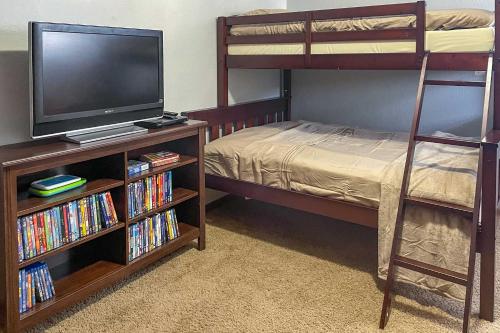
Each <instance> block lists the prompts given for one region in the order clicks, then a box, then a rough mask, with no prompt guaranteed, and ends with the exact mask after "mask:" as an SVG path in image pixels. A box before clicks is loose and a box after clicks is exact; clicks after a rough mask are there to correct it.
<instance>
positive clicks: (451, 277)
mask: <svg viewBox="0 0 500 333" xmlns="http://www.w3.org/2000/svg"><path fill="white" fill-rule="evenodd" d="M394 265H397V266H399V267H403V268H406V269H409V270H412V271H415V272H419V273H423V274H425V275H429V276H433V277H435V278H438V279H442V280H445V281H449V282H453V283H457V284H460V285H462V286H466V285H467V282H468V281H467V275H466V274H462V273H457V272H454V271H450V270H449V269H445V268H441V267H437V266H434V265H430V264H426V263H423V262H421V261H417V260H414V259H410V258H405V257H401V256H398V255H396V256H394Z"/></svg>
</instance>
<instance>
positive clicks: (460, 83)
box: [424, 80, 486, 87]
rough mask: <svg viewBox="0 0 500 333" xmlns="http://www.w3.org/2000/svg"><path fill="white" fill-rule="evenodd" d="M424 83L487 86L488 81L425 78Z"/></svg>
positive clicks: (431, 84) (432, 84) (430, 84)
mask: <svg viewBox="0 0 500 333" xmlns="http://www.w3.org/2000/svg"><path fill="white" fill-rule="evenodd" d="M424 84H426V85H429V86H455V87H486V82H483V81H445V80H425V81H424Z"/></svg>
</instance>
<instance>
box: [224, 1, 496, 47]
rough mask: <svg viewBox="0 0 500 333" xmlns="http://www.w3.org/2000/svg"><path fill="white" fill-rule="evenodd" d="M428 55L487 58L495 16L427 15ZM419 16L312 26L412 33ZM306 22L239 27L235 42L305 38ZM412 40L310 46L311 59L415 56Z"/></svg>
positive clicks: (477, 12)
mask: <svg viewBox="0 0 500 333" xmlns="http://www.w3.org/2000/svg"><path fill="white" fill-rule="evenodd" d="M279 12H283V10H255V11H252V12H248V13H245V14H243V15H247V16H248V15H250V16H251V15H262V14H273V13H279ZM426 16H427V17H426V25H427V27H426V28H427V31H426V34H425V49H426V50H427V51H431V52H434V53H444V52H476V53H477V52H489V51H492V50H493V47H494V27H493V26H494V13H493V12H490V11H486V10H480V9H457V10H437V11H428V12H427V13H426ZM415 25H416V17H415V16H391V17H372V18H353V19H341V20H323V21H313V22H312V32H337V31H369V30H389V29H404V28H413V27H415ZM303 32H304V23H303V22H289V23H279V24H254V25H237V26H233V27H231V30H230V34H231V35H233V36H255V35H279V34H289V33H303ZM415 51H416V43H415V41H414V40H408V41H405V40H397V41H387V40H386V41H377V40H370V41H361V42H360V41H355V42H326V43H312V45H311V54H356V53H415ZM304 53H305V45H304V44H303V43H293V44H235V45H229V48H228V54H229V55H297V54H304Z"/></svg>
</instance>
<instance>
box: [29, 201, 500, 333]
mask: <svg viewBox="0 0 500 333" xmlns="http://www.w3.org/2000/svg"><path fill="white" fill-rule="evenodd" d="M207 220H208V221H207V222H208V224H209V225H208V226H207V249H206V250H205V251H202V252H199V251H197V250H196V249H195V248H187V249H184V250H181V251H180V252H178V253H177V254H175V255H173V256H170V257H168V258H166V259H165V260H163V261H161V262H160V263H158V264H156V265H155V266H153V267H151V268H150V269H148V270H146V271H142V272H141V273H139V274H136V275H135V276H133V277H132V278H130V279H129V280H127V281H124V282H123V283H121V284H120V285H118V286H116V287H115V288H112V289H108V290H105V291H103V292H102V293H100V294H99V295H97V296H95V297H93V298H91V299H89V300H88V301H86V302H85V303H82V304H80V305H78V306H75V307H74V308H72V309H71V310H68V311H66V312H64V313H62V314H61V315H59V316H58V317H56V318H54V319H52V320H50V321H49V322H46V323H44V324H42V325H40V326H38V327H36V328H35V329H34V331H43V330H47V331H48V332H132V331H134V332H302V333H303V332H378V331H379V330H378V329H377V327H378V319H379V314H380V306H381V303H382V292H381V291H380V290H379V289H378V288H377V282H376V279H375V273H376V260H377V253H376V246H377V237H376V233H375V231H372V230H369V229H366V228H363V227H359V226H355V225H351V224H346V223H341V222H335V221H332V220H329V219H327V218H322V217H317V216H314V215H309V214H305V213H301V212H295V211H293V210H289V209H283V208H279V209H277V207H276V206H272V205H268V204H263V203H258V202H255V201H245V200H243V199H238V200H234V201H231V202H228V203H225V204H224V205H222V206H220V207H219V208H217V209H215V210H212V211H210V212H209V213H208V217H207ZM499 264H500V263H499ZM497 267H500V265H498V266H497ZM497 286H498V287H497V292H496V295H497V308H496V314H497V315H496V317H497V321H496V322H495V323H494V324H492V323H489V322H485V321H482V320H478V319H477V312H478V306H477V301H478V299H477V292H476V293H475V299H474V302H475V304H474V307H473V313H474V316H473V320H472V325H471V332H500V318H499V315H500V308H499V306H500V290H499V288H500V281H499V283H498V285H497ZM399 289H400V291H401V292H403V293H405V294H406V295H411V297H413V298H417V299H418V302H417V301H414V300H410V299H408V298H405V297H403V296H400V297H397V298H396V302H395V304H394V308H393V311H392V315H391V319H390V321H389V325H388V327H387V329H386V330H385V332H460V331H461V322H462V319H461V315H462V312H461V311H462V306H461V304H460V303H452V302H450V301H449V300H446V299H442V298H440V297H438V296H435V295H430V294H428V293H425V292H420V291H418V290H415V289H413V288H409V287H402V288H399ZM380 332H382V331H380Z"/></svg>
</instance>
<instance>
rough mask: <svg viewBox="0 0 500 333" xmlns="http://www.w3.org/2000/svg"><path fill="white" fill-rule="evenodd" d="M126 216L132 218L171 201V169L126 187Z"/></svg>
mask: <svg viewBox="0 0 500 333" xmlns="http://www.w3.org/2000/svg"><path fill="white" fill-rule="evenodd" d="M127 199H128V216H129V217H130V218H134V217H136V216H139V215H142V214H144V213H146V212H148V211H151V210H153V209H156V208H159V207H161V206H163V205H165V204H166V203H168V202H171V201H173V188H172V171H167V172H164V173H160V174H157V175H153V176H151V177H147V178H145V179H142V180H139V181H137V182H134V183H131V184H129V185H128V188H127Z"/></svg>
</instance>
